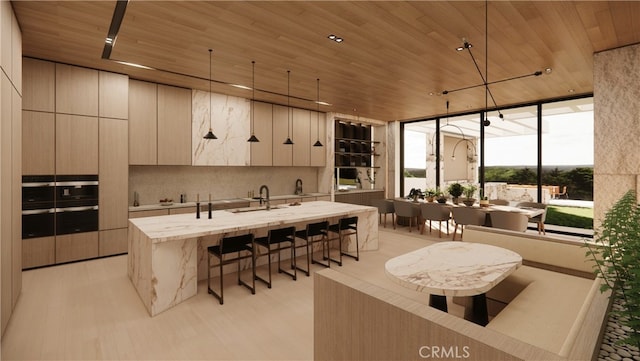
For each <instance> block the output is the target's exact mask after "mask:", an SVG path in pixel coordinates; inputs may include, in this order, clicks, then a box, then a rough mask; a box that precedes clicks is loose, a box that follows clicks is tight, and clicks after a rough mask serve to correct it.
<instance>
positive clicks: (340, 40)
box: [327, 34, 344, 43]
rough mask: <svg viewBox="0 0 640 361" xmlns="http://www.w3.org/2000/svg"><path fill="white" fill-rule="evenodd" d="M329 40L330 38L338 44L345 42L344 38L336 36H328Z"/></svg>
mask: <svg viewBox="0 0 640 361" xmlns="http://www.w3.org/2000/svg"><path fill="white" fill-rule="evenodd" d="M327 38H329V40H333V41H335V42H336V43H341V42H343V41H344V39H343V38H341V37H339V36H337V35H335V34H329V36H327Z"/></svg>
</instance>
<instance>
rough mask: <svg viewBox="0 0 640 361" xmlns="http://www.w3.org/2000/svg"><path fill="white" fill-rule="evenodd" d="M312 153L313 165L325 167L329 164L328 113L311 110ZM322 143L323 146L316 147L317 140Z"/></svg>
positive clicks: (311, 161) (311, 163)
mask: <svg viewBox="0 0 640 361" xmlns="http://www.w3.org/2000/svg"><path fill="white" fill-rule="evenodd" d="M310 127H311V131H310V132H309V133H310V134H311V139H310V142H311V155H310V158H311V159H310V165H311V166H312V167H324V166H326V165H327V148H328V147H327V144H328V142H327V116H326V113H320V112H311V123H310ZM318 140H319V141H320V143H322V147H316V146H314V144H315V143H316V141H318Z"/></svg>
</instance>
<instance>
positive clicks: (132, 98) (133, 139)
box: [129, 80, 158, 165]
mask: <svg viewBox="0 0 640 361" xmlns="http://www.w3.org/2000/svg"><path fill="white" fill-rule="evenodd" d="M157 89H158V87H157V85H156V84H154V83H148V82H144V81H139V80H129V164H131V165H155V164H157V162H158V134H157V131H158V125H157V119H158V97H157Z"/></svg>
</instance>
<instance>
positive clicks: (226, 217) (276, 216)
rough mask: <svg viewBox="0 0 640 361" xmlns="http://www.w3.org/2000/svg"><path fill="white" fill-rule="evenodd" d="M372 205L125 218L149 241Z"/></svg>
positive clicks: (281, 206)
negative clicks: (210, 215)
mask: <svg viewBox="0 0 640 361" xmlns="http://www.w3.org/2000/svg"><path fill="white" fill-rule="evenodd" d="M371 209H373V208H372V207H367V206H359V205H353V204H346V203H334V202H327V201H315V202H304V203H301V204H300V205H297V206H290V205H286V204H279V205H277V206H274V207H273V208H272V209H271V210H268V211H267V210H256V211H246V209H245V211H244V212H234V209H226V210H216V211H212V212H211V214H212V217H211V219H208V212H206V211H204V212H201V214H200V219H197V218H196V217H195V215H194V213H188V214H176V215H169V216H157V217H145V218H132V219H130V220H129V222H131V223H132V224H133V225H134V226H135V227H136V228H137V229H138V230H140V231H141V232H143V233H144V234H145V235H146V236H147V237H148V238H149V239H150V240H151V242H152V243H161V242H167V241H172V240H178V239H185V238H197V237H202V236H207V235H210V234H219V233H226V232H237V231H242V230H249V229H256V228H263V227H274V226H280V225H283V224H291V223H295V222H306V221H311V220H316V219H318V218H319V217H323V218H325V217H326V218H329V217H337V216H342V215H344V214H347V213H349V214H350V213H359V212H368V211H370V210H371Z"/></svg>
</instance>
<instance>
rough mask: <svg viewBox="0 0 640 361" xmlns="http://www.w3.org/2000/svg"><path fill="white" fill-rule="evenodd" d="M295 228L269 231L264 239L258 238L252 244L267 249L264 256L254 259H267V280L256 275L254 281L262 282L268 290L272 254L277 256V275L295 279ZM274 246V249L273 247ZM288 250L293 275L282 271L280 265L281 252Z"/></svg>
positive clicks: (257, 256) (269, 286)
mask: <svg viewBox="0 0 640 361" xmlns="http://www.w3.org/2000/svg"><path fill="white" fill-rule="evenodd" d="M295 233H296V227H286V228H278V229H272V230H269V233H268V235H267V236H266V237H258V238H256V239H255V241H254V243H255V244H256V245H258V246H261V247H264V248H266V249H267V253H266V254H264V255H256V259H257V258H259V257H261V256H265V255H266V256H267V257H268V258H269V280H268V281H267V280H265V279H264V278H262V277H260V276H258V275H257V274H256V279H257V280H259V281H262V282H264V283H265V284H266V285H267V287H268V288H271V255H272V254H274V253H277V254H278V273H286V274H287V275H289V276H291V278H293V280H294V281H295V280H296V279H297V277H298V276H297V272H296V269H297V268H296V247H295V245H296V241H295V237H296V235H295ZM274 246H275V247H274ZM286 249H289V250H290V251H291V260H290V261H291V269H292V270H293V273H291V272H288V271H286V270H284V269H282V267H281V265H280V254H281V252H282V251H283V250H286Z"/></svg>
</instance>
